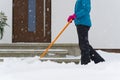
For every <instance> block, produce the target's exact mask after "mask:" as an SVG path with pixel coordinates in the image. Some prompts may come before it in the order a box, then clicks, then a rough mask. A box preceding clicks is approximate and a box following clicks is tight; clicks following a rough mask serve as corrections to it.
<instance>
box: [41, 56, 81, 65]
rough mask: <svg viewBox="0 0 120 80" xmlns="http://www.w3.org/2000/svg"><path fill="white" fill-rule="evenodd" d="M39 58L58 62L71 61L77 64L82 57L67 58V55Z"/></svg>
mask: <svg viewBox="0 0 120 80" xmlns="http://www.w3.org/2000/svg"><path fill="white" fill-rule="evenodd" d="M39 60H41V61H48V60H50V61H55V62H58V63H62V62H65V63H70V62H74V63H75V64H78V63H79V61H80V57H79V56H78V57H70V58H67V57H64V58H46V57H45V58H40V59H39Z"/></svg>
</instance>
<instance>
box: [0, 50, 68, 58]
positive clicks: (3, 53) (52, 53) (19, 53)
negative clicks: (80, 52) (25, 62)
mask: <svg viewBox="0 0 120 80" xmlns="http://www.w3.org/2000/svg"><path fill="white" fill-rule="evenodd" d="M44 51H45V49H0V57H33V56H36V55H38V56H39V55H40V54H41V53H43V52H44ZM67 54H68V50H66V49H49V51H48V53H47V55H46V57H60V56H61V57H64V56H65V55H67Z"/></svg>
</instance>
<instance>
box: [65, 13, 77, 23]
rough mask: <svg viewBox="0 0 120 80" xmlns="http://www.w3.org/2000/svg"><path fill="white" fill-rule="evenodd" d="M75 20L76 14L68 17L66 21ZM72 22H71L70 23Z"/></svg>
mask: <svg viewBox="0 0 120 80" xmlns="http://www.w3.org/2000/svg"><path fill="white" fill-rule="evenodd" d="M75 18H76V14H73V15H70V16H69V17H68V19H67V21H68V22H69V21H70V20H71V19H72V20H74V19H75ZM71 22H72V21H71Z"/></svg>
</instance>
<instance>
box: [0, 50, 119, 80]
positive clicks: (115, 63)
mask: <svg viewBox="0 0 120 80" xmlns="http://www.w3.org/2000/svg"><path fill="white" fill-rule="evenodd" d="M97 52H99V53H100V55H101V56H102V57H104V58H105V60H106V62H103V63H99V64H94V63H93V62H91V63H89V64H88V65H80V64H78V65H76V64H74V63H68V64H66V63H62V64H60V63H56V62H51V61H47V62H41V61H39V60H38V57H34V58H4V62H0V80H120V54H114V53H107V52H103V51H101V50H98V51H97Z"/></svg>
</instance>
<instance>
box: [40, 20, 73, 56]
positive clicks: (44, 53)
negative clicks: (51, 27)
mask: <svg viewBox="0 0 120 80" xmlns="http://www.w3.org/2000/svg"><path fill="white" fill-rule="evenodd" d="M71 22H72V19H71V20H70V21H69V22H68V23H67V24H66V25H65V26H64V28H63V29H62V30H61V31H60V32H59V34H58V35H57V36H56V38H55V39H54V40H53V41H52V42H51V43H50V44H49V46H48V47H47V48H46V50H45V51H44V52H43V53H42V54H41V55H40V58H43V57H44V56H45V55H46V54H47V52H48V50H49V49H50V48H51V47H52V45H53V44H54V43H55V41H56V40H57V39H58V38H59V37H60V35H61V34H62V33H63V32H64V30H65V29H66V28H67V27H68V26H69V24H70V23H71Z"/></svg>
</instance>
